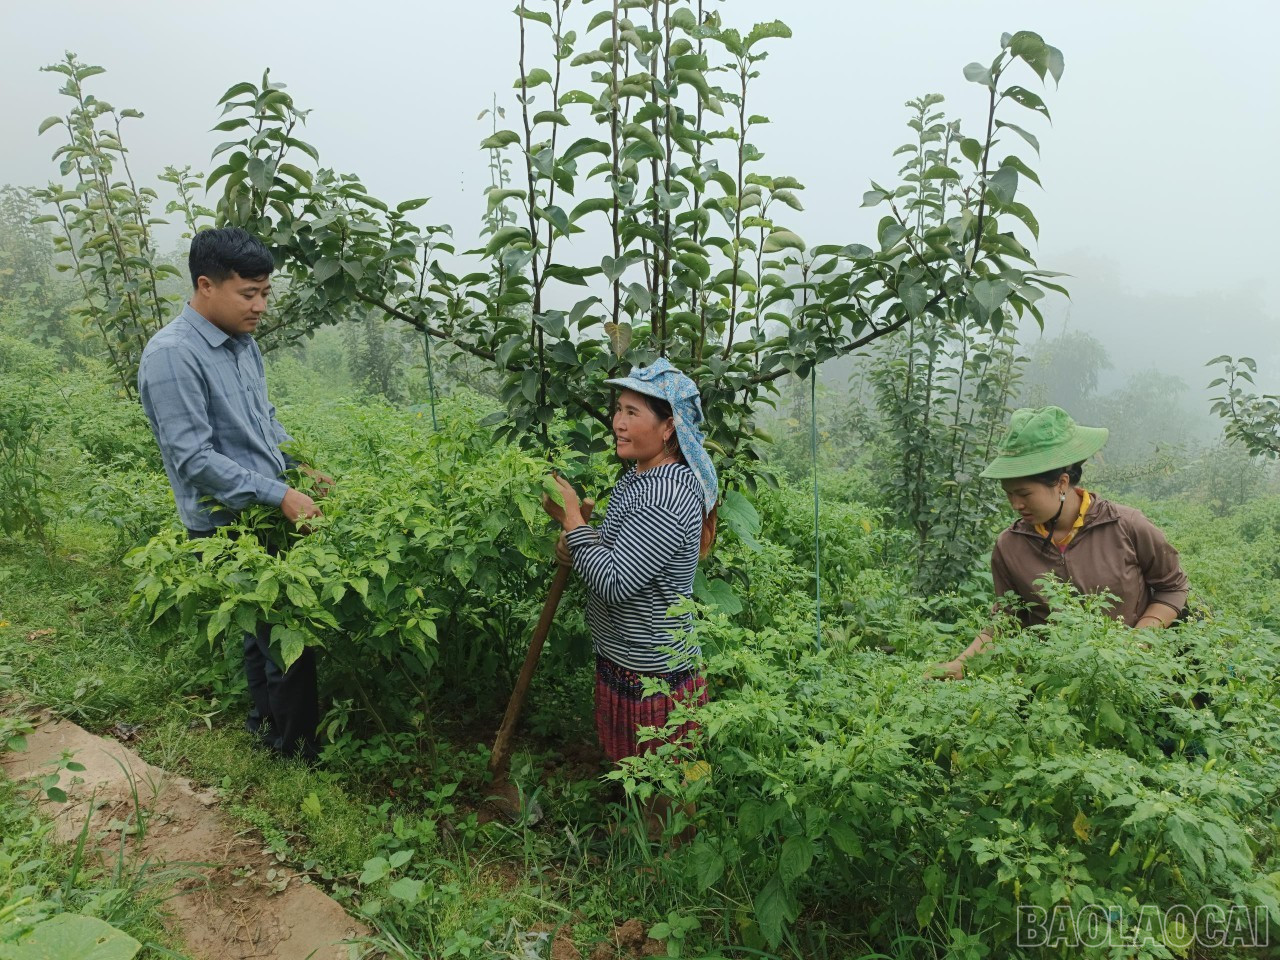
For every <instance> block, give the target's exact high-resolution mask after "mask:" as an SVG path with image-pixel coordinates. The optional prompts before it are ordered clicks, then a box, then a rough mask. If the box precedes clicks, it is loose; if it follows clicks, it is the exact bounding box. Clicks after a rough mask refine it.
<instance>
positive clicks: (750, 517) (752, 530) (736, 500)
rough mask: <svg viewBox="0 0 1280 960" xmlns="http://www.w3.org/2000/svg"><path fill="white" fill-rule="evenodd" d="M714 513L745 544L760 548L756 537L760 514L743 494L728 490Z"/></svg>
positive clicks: (758, 532) (758, 529)
mask: <svg viewBox="0 0 1280 960" xmlns="http://www.w3.org/2000/svg"><path fill="white" fill-rule="evenodd" d="M716 515H717V517H718V519H719V521H720V522H721V523H723V524H724V525H725V528H726V529H728V530H730V531H732V532H733V535H734V536H736V537H737V538H738V539H739V540H741V541H742V543H743V544H744V545H745V546H747V547H749V548H750V549H752V550H759V549H760V542H759V541H758V540H757V539H756V537H758V536H759V535H760V527H761V524H760V514H759V513H758V512H757V511H756V508H755V504H753V503H752V502H751V501H750V500H748V499H747V498H746V497H745V496H743V495H742V494H741V493H739V492H738V491H737V490H730V491H729V492H728V493H726V494H725V495H724V498H723V499H722V500H721V501H720V506H719V507H718V509H717V514H716Z"/></svg>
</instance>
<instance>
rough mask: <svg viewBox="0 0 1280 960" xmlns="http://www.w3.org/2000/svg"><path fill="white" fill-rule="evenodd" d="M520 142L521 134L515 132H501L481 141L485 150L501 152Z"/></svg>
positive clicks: (481, 145)
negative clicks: (506, 147)
mask: <svg viewBox="0 0 1280 960" xmlns="http://www.w3.org/2000/svg"><path fill="white" fill-rule="evenodd" d="M519 142H520V134H518V133H516V132H515V131H514V130H499V131H498V132H497V133H495V134H493V135H492V136H488V137H485V138H484V139H483V140H481V141H480V147H481V149H483V150H501V149H502V148H503V147H505V146H508V145H509V144H512V143H519Z"/></svg>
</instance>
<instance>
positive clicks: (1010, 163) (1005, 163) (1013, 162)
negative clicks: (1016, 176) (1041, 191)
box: [1000, 156, 1043, 187]
mask: <svg viewBox="0 0 1280 960" xmlns="http://www.w3.org/2000/svg"><path fill="white" fill-rule="evenodd" d="M1000 166H1002V167H1013V169H1015V170H1017V171H1018V173H1020V174H1022V175H1023V176H1024V177H1026V178H1027V179H1028V180H1030V181H1031V182H1032V183H1034V184H1035V185H1036V186H1037V187H1040V186H1043V184H1041V183H1040V177H1039V176H1038V175H1037V174H1036V172H1035V171H1034V170H1032V169H1031V168H1030V167H1028V166H1027V165H1026V164H1025V163H1023V162H1022V161H1021V160H1019V159H1018V158H1017V157H1012V156H1010V157H1005V158H1004V160H1002V161H1001V162H1000Z"/></svg>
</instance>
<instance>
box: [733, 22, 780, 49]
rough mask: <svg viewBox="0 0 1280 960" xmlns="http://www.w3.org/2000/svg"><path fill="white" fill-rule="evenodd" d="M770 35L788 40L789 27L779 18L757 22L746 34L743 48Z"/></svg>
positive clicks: (749, 46)
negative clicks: (766, 21)
mask: <svg viewBox="0 0 1280 960" xmlns="http://www.w3.org/2000/svg"><path fill="white" fill-rule="evenodd" d="M771 37H777V38H781V39H783V40H790V39H791V28H790V27H788V26H787V25H786V24H785V23H783V22H782V21H781V20H770V21H769V22H768V23H757V24H756V25H755V26H754V27H752V28H751V32H750V33H748V34H747V39H746V40H744V41H743V43H742V46H743V47H744V48H745V49H747V50H750V49H751V47H752V45H753V44H756V43H759V42H760V41H761V40H766V39H769V38H771Z"/></svg>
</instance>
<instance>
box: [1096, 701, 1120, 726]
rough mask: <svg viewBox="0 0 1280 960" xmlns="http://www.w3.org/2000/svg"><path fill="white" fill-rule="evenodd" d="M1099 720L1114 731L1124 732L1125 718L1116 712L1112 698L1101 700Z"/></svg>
mask: <svg viewBox="0 0 1280 960" xmlns="http://www.w3.org/2000/svg"><path fill="white" fill-rule="evenodd" d="M1098 722H1099V723H1100V724H1102V726H1104V727H1105V728H1106V729H1108V730H1110V731H1111V732H1112V733H1124V720H1123V719H1121V717H1120V714H1118V713H1117V712H1116V708H1115V707H1114V706H1113V705H1112V703H1111V701H1110V700H1102V701H1099V703H1098Z"/></svg>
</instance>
